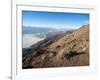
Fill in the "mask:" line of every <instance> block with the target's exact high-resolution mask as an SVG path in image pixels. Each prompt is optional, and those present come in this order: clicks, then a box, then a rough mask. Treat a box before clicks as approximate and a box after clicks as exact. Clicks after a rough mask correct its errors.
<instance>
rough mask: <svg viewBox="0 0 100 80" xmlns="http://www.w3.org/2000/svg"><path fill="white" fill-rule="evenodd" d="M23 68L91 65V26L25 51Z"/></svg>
mask: <svg viewBox="0 0 100 80" xmlns="http://www.w3.org/2000/svg"><path fill="white" fill-rule="evenodd" d="M22 57H23V58H22V67H23V69H27V68H47V67H69V66H88V65H89V25H84V26H82V27H81V28H79V29H77V30H73V31H69V32H66V33H62V34H58V35H54V36H50V37H47V38H46V39H44V40H42V41H39V42H38V43H36V44H34V45H32V46H31V48H28V49H23V56H22Z"/></svg>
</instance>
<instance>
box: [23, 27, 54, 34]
mask: <svg viewBox="0 0 100 80" xmlns="http://www.w3.org/2000/svg"><path fill="white" fill-rule="evenodd" d="M55 30H56V29H53V28H45V27H30V26H23V34H35V33H45V32H49V31H55Z"/></svg>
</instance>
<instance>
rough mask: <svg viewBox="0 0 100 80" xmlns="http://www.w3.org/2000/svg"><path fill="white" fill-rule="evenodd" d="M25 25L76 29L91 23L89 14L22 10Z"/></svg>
mask: <svg viewBox="0 0 100 80" xmlns="http://www.w3.org/2000/svg"><path fill="white" fill-rule="evenodd" d="M22 15H23V26H33V27H51V28H58V29H59V28H67V29H74V28H78V27H81V26H82V25H84V24H89V14H84V13H62V12H36V11H22Z"/></svg>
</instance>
